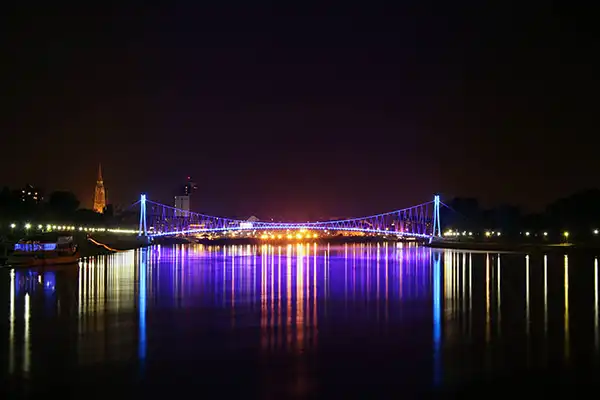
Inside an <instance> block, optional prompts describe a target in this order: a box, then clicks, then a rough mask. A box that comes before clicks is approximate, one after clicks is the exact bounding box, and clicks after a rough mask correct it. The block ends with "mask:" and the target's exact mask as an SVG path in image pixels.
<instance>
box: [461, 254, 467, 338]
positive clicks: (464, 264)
mask: <svg viewBox="0 0 600 400" xmlns="http://www.w3.org/2000/svg"><path fill="white" fill-rule="evenodd" d="M461 264H462V265H461V266H462V277H461V282H460V283H461V286H462V292H461V297H462V306H461V310H460V311H461V315H462V316H463V318H462V321H463V322H462V324H461V327H462V331H463V332H464V331H465V330H466V324H467V322H468V321H467V319H466V318H465V317H464V312H465V310H466V309H467V296H466V294H467V285H466V284H465V282H466V271H467V253H463V256H462V262H461Z"/></svg>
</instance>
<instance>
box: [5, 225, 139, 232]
mask: <svg viewBox="0 0 600 400" xmlns="http://www.w3.org/2000/svg"><path fill="white" fill-rule="evenodd" d="M32 227H33V226H32V225H31V224H30V223H25V224H23V228H25V230H26V231H28V230H30V229H32ZM10 228H11V229H16V228H17V224H15V223H12V224H10ZM37 229H38V230H40V231H43V230H44V225H38V226H37ZM75 230H79V231H81V232H111V233H132V234H133V233H138V231H137V230H134V229H110V228H88V227H84V226H80V227H79V228H76V227H75V226H72V225H71V226H69V225H50V224H48V225H46V226H45V231H46V232H49V231H75Z"/></svg>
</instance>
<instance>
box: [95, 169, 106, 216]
mask: <svg viewBox="0 0 600 400" xmlns="http://www.w3.org/2000/svg"><path fill="white" fill-rule="evenodd" d="M105 207H106V193H105V191H104V181H103V180H102V166H101V165H100V164H98V180H97V181H96V190H95V191H94V211H95V212H97V213H100V214H102V213H103V212H104V208H105Z"/></svg>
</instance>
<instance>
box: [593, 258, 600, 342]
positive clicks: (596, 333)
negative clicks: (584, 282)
mask: <svg viewBox="0 0 600 400" xmlns="http://www.w3.org/2000/svg"><path fill="white" fill-rule="evenodd" d="M599 333H600V332H599V331H598V258H595V259H594V347H595V349H596V352H598V351H599V350H600V348H599V347H600V334H599Z"/></svg>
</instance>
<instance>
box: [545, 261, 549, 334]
mask: <svg viewBox="0 0 600 400" xmlns="http://www.w3.org/2000/svg"><path fill="white" fill-rule="evenodd" d="M544 336H545V337H546V338H547V337H548V255H546V254H544Z"/></svg>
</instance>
